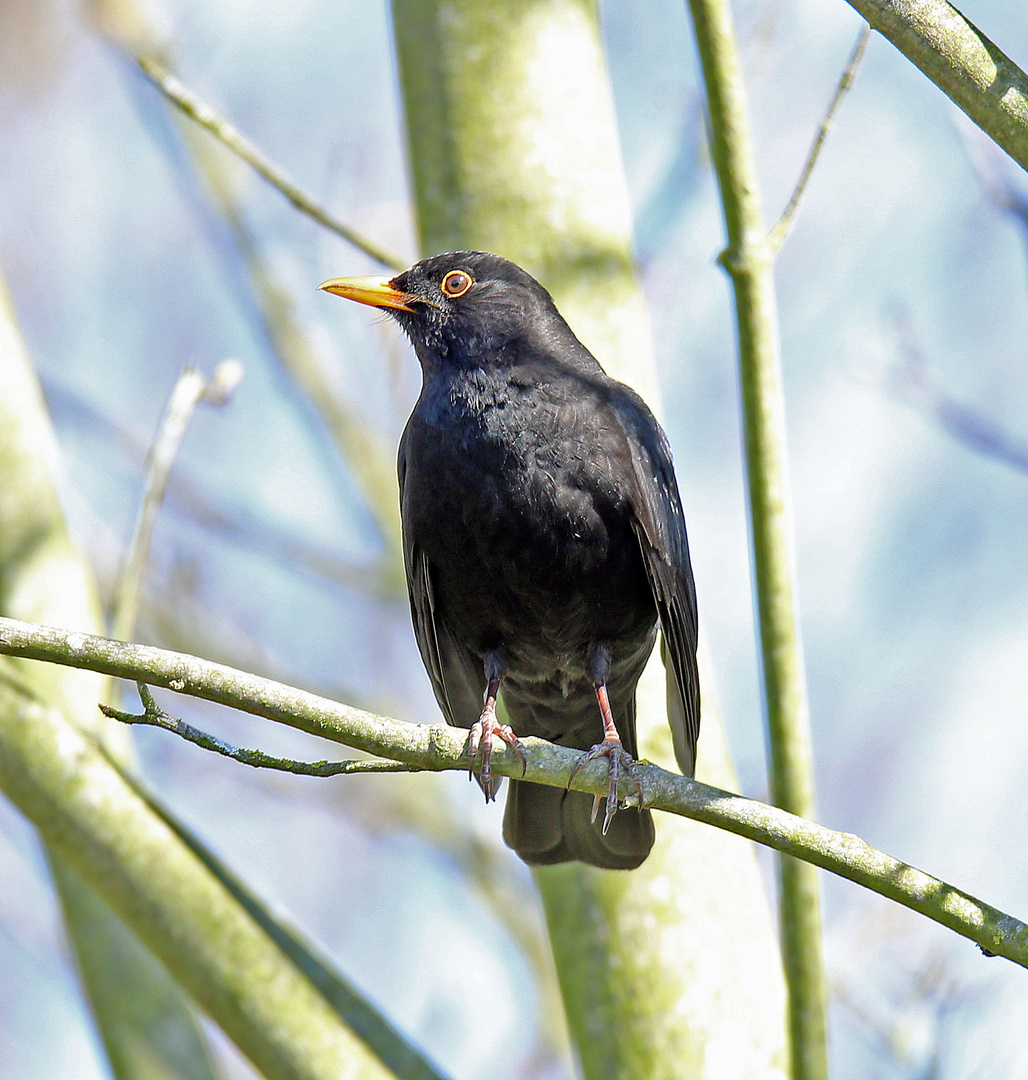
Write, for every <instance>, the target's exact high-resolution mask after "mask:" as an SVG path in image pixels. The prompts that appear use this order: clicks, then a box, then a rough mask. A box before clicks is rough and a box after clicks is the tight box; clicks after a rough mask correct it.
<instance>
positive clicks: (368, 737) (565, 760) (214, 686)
mask: <svg viewBox="0 0 1028 1080" xmlns="http://www.w3.org/2000/svg"><path fill="white" fill-rule="evenodd" d="M0 654H6V655H8V656H19V657H23V658H26V659H31V660H45V661H48V662H50V663H54V664H61V665H65V666H69V667H74V668H82V669H86V670H89V671H97V672H100V673H102V674H105V675H114V676H117V677H119V678H124V679H131V680H132V681H133V682H145V683H147V684H148V685H152V686H162V687H165V688H167V689H169V690H174V691H175V692H176V693H181V694H187V695H190V696H192V697H198V698H203V699H205V700H207V701H214V702H218V703H220V704H222V705H228V706H230V707H232V708H236V709H240V710H242V711H243V712H247V713H251V714H253V715H255V716H263V717H265V718H267V719H269V720H275V721H278V722H279V723H284V724H287V725H288V726H290V727H294V728H297V729H298V730H300V731H306V732H309V733H310V734H313V735H320V736H321V737H323V738H326V739H331V740H332V741H334V742H339V743H344V744H345V745H347V746H351V747H353V748H355V749H358V750H363V751H365V752H367V753H371V754H375V755H378V756H380V757H385V758H389V759H390V760H393V761H402V762H406V763H407V764H410V765H415V766H417V767H419V768H422V769H427V770H433V771H436V770H444V769H460V770H464V769H467V756H466V754H465V743H466V734H465V732H464V731H462V730H460V729H457V728H451V727H447V726H446V725H445V724H434V725H431V726H429V725H425V724H409V723H405V722H404V721H401V720H394V719H391V718H389V717H384V716H376V715H375V714H373V713H367V712H363V711H361V710H360V709H354V708H352V707H350V706H348V705H341V704H339V703H338V702H334V701H330V700H329V699H327V698H322V697H318V696H317V695H315V694H308V693H306V692H305V691H303V690H298V689H296V688H295V687H291V686H285V685H283V684H282V683H276V682H273V681H271V680H270V679H262V678H259V677H258V676H256V675H250V674H248V673H246V672H242V671H237V670H235V669H233V668H229V667H225V666H224V665H221V664H212V663H209V662H208V661H205V660H201V659H199V658H198V657H195V656H188V655H186V654H184V653H174V652H168V651H166V650H164V649H156V648H153V647H152V646H148V645H131V644H125V643H124V642H119V641H112V640H111V639H109V638H103V637H96V636H94V635H91V634H81V633H76V632H72V631H68V630H61V629H58V628H56V627H50V626H39V625H36V624H34V623H25V622H20V621H19V620H16V619H4V618H0ZM36 719H37V721H38V722H39V723H40V724H43V723H44V721H45V720H46V717H45V716H44V715H43V714H42V713H37V715H36ZM46 737H47V736H46V731H45V730H43V729H41V730H40V732H39V738H40V739H44V738H46ZM30 742H31V735H26V745H28V744H29V743H30ZM523 744H524V748H525V756H526V760H527V768H526V772H525V776H526V777H527V779H529V780H531V781H533V782H535V783H539V784H550V785H554V786H565V785H567V783H568V778H569V777H570V776H571V773H572V772H573V771H574V768H575V766H576V764H577V762H578V758H579V756H580V755H579V752H578V751H575V750H570V749H568V748H567V747H561V746H555V745H554V744H552V743H547V742H545V741H543V740H542V739H535V738H526V739H524V740H523ZM83 747H87V744H86V743H85V742H84V741H83V743H82V746H81V747H80V746H79V744H78V743H76V746H75V754H83V753H85V749H83ZM52 752H53V753H55V754H58V755H59V752H60V745H59V744H54V746H53V750H52ZM33 753H35V751H33ZM22 757H23V752H22V750H21V749H20V748H18V747H9V748H8V752H7V753H0V785H2V786H4V787H5V788H6V787H8V786H13V784H12V781H11V778H12V777H14V778H15V779H16V778H17V776H18V775H20V772H21V770H22V769H23V766H22V764H21V763H20V762H21V760H22ZM492 764H493V769H494V771H495V772H496V773H497V775H500V776H509V777H521V775H522V763H521V761H520V759H519V758H517V757H516V756H515V755H514V753H513V752H512V751H511V750H510V749H509V748H507V747H500V746H497V747H496V749H495V750H494V751H493V759H492ZM58 766H61V763H60V762H55V763H54V767H55V768H56V767H58ZM61 767H63V766H61ZM639 768H640V775H641V777H642V782H643V790H644V792H645V796H646V805H647V806H650V807H652V808H654V809H657V810H664V811H666V812H668V813H670V814H677V815H680V816H682V817H688V818H692V819H693V820H696V821H701V822H704V823H706V824H708V825H714V826H716V827H717V828H719V829H724V830H727V831H729V832H733V833H735V834H737V835H738V836H743V837H746V838H747V839H750V840H754V841H756V842H757V843H759V844H764V845H766V846H768V847H772V848H775V849H776V850H778V851H781V852H784V853H786V854H789V855H793V856H795V857H796V858H799V859H803V860H805V861H807V862H809V863H812V864H813V865H815V866H819V867H821V868H822V869H825V870H829V871H831V872H832V873H833V874H837V875H839V876H840V877H844V878H847V879H848V880H850V881H853V882H855V883H856V884H858V885H862V886H863V887H864V888H867V889H871V890H872V891H874V892H877V893H880V894H881V895H882V896H885V897H887V898H888V899H890V900H894V901H896V902H897V903H899V904H902V905H904V906H905V907H908V908H910V909H911V910H913V911H916V912H918V913H919V914H921V915H925V916H926V917H928V918H930V919H934V920H935V921H936V922H939V923H942V925H943V926H948V927H949V928H950V929H951V930H954V931H956V932H957V933H958V934H961V935H963V936H964V937H967V938H970V939H971V940H972V941H974V942H976V943H977V944H978V945H979V946H980V947H981V948H982V950H983V951H985V952H987V953H989V954H992V955H996V956H1003V957H1006V958H1007V959H1008V960H1012V961H1013V962H1014V963H1016V964H1020V965H1021V966H1022V967H1028V925H1026V924H1025V923H1023V922H1021V921H1020V920H1019V919H1016V918H1014V917H1013V916H1012V915H1007V914H1005V913H1004V912H1002V911H999V910H998V909H997V908H994V907H992V906H990V905H989V904H986V903H984V902H983V901H981V900H978V899H977V898H976V897H974V896H972V895H970V894H969V893H966V892H964V891H962V890H961V889H958V888H956V887H955V886H953V885H950V884H948V883H946V882H944V881H940V880H939V879H938V878H934V877H932V876H931V875H929V874H926V873H924V872H923V871H921V870H918V869H916V868H915V867H912V866H909V865H907V864H906V863H903V862H901V861H900V860H898V859H894V858H893V857H892V856H890V855H887V854H885V853H884V852H882V851H878V850H877V849H875V848H873V847H871V845H870V844H867V843H865V841H863V840H861V839H860V838H859V837H858V836H854V835H853V834H852V833H843V832H837V831H835V830H834V829H828V828H825V827H824V826H823V825H818V824H817V823H816V822H813V821H807V820H805V819H803V818H800V817H797V816H796V815H795V814H790V813H788V812H786V811H784V810H781V809H779V808H778V807H774V806H769V805H767V804H766V803H761V802H757V801H756V800H754V799H747V798H744V797H743V796H741V795H735V794H732V793H731V792H728V791H722V790H720V789H719V788H715V787H710V786H709V785H707V784H701V783H699V782H698V781H696V780H687V779H686V778H685V777H683V776H678V775H676V774H674V773H670V772H666V771H665V770H664V769H661V768H660V767H659V766H657V765H653V764H650V763H647V762H643V763H640V766H639ZM69 783H70V781H69ZM82 784H83V785H85V780H84V779H82ZM571 786H572V787H573V788H575V789H576V790H579V791H587V792H589V793H590V794H599V795H605V794H606V791H607V770H606V766H605V765H604V764H603V763H602V762H592V763H590V764H589V765H588V766H587V767H586V768H585V769H583V770H582V771H581V772H580V773H578V774H577V776H575V778H574V780H573V781H572V782H571ZM69 794H70V795H74V797H75V798H79V797H84V795H83V792H81V791H78V792H75V791H72V792H69ZM16 801H17V800H16ZM54 808H55V809H57V810H58V811H60V812H63V811H61V808H60V800H58V801H57V802H56V803H55V804H54ZM26 812H28V810H27V811H26ZM48 812H49V811H48ZM34 820H35V818H34ZM37 824H38V822H37ZM44 825H45V822H44ZM614 876H617V877H620V878H622V879H624V880H629V879H630V878H631V876H632V875H614Z"/></svg>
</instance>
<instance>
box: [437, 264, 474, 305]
mask: <svg viewBox="0 0 1028 1080" xmlns="http://www.w3.org/2000/svg"><path fill="white" fill-rule="evenodd" d="M473 284H474V282H473V281H472V280H471V275H470V274H469V273H467V272H466V271H464V270H451V271H450V272H449V273H448V274H447V275H446V277H444V278H443V282H442V285H441V286H440V288H441V289H442V290H443V295H444V296H448V297H449V298H450V299H451V300H455V299H456V298H457V297H458V296H463V295H464V294H465V293H466V292H467V291H468V289H470V288H471V286H472V285H473Z"/></svg>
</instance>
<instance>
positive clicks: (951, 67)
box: [848, 0, 1028, 169]
mask: <svg viewBox="0 0 1028 1080" xmlns="http://www.w3.org/2000/svg"><path fill="white" fill-rule="evenodd" d="M848 2H849V3H850V4H851V5H852V6H853V7H854V8H856V9H857V11H859V12H860V14H861V15H863V17H864V18H865V19H866V20H867V21H868V23H869V24H870V25H871V29H872V30H877V31H878V32H879V33H880V34H882V35H883V36H884V37H887V38H888V39H889V41H891V42H892V43H893V45H895V46H896V48H897V49H899V51H900V52H901V53H903V54H904V56H906V58H907V59H908V60H910V61H911V63H913V64H915V65H916V66H917V67H919V68H920V69H921V71H922V72H923V73H924V74H925V75H927V76H928V78H929V79H931V80H932V82H933V83H935V85H936V86H938V87H939V89H940V90H942V92H943V93H944V94H945V95H946V96H947V97H948V98H949V99H950V101H952V102H953V104H954V105H956V106H958V107H959V108H960V109H962V110H963V111H964V112H965V113H967V115H968V116H969V117H970V118H971V119H972V120H973V121H974V122H975V123H976V124H977V125H978V126H979V127H980V128H981V129H982V131H984V132H985V133H986V134H987V135H988V136H989V137H990V138H991V139H992V140H993V141H994V142H995V143H996V144H997V145H998V146H1001V147H1002V148H1003V149H1004V150H1005V151H1006V152H1007V153H1008V154H1009V155H1010V156H1011V157H1012V158H1013V159H1014V161H1016V162H1017V163H1018V164H1019V165H1020V166H1021V167H1022V168H1025V169H1028V75H1026V74H1025V73H1024V72H1023V71H1022V70H1021V69H1020V68H1019V67H1018V66H1017V65H1016V64H1015V63H1014V62H1013V61H1012V60H1011V59H1010V57H1008V56H1006V55H1004V53H1003V52H1002V51H1001V50H1000V49H998V48H997V47H996V46H995V45H994V44H993V43H992V42H991V41H990V40H989V39H988V38H987V37H986V36H985V35H984V34H983V33H982V32H981V31H980V30H979V29H978V28H977V27H976V26H974V25H972V24H971V23H970V22H968V20H967V19H965V18H964V16H963V15H961V14H960V12H959V11H957V9H956V8H955V7H953V5H952V4H950V3H948V2H947V0H848Z"/></svg>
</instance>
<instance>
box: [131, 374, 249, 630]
mask: <svg viewBox="0 0 1028 1080" xmlns="http://www.w3.org/2000/svg"><path fill="white" fill-rule="evenodd" d="M242 374H243V369H242V365H241V364H240V363H239V361H238V360H225V361H224V362H223V363H221V364H219V365H218V368H217V369H216V370H215V372H214V374H213V375H212V376H211V378H210V379H209V380H205V379H204V378H203V376H202V375H201V374H200V373H199V372H198V371H197V370H196V369H195V368H191V367H187V368H186V369H185V370H184V371H183V372H182V374H181V375H180V376H179V378H178V381H177V382H176V383H175V389H174V390H173V391H172V393H171V397H170V398H169V399H168V405H167V408H166V409H165V412H164V417H163V418H162V420H161V424H160V427H159V428H158V429H157V435H156V436H155V437H154V441H153V445H152V446H151V447H150V453H149V454H148V466H149V467H148V469H147V474H146V485H145V487H144V489H143V498H142V500H141V502H140V504H139V513H138V515H137V517H136V524H135V528H134V529H133V531H132V540H131V542H130V544H129V548H128V554H127V555H126V558H125V565H124V568H123V569H122V572H121V574H120V577H119V582H118V593H117V597H116V599H115V603H114V613H113V615H112V618H111V636H112V637H116V638H119V639H120V640H122V641H125V640H127V639H128V638H130V637H132V635H133V633H134V631H135V626H136V613H137V612H138V610H139V590H140V586H141V585H142V581H143V571H144V570H145V568H146V561H147V558H148V557H149V554H150V540H151V538H152V536H153V528H154V524H155V523H156V521H157V513H158V511H159V510H160V507H161V503H162V502H163V500H164V492H165V491H166V490H167V486H168V477H169V475H170V474H171V467H172V465H173V464H174V461H175V456H176V455H177V454H178V449H179V447H180V446H181V445H182V438H183V436H184V435H185V433H186V428H187V427H188V425H189V421H190V418H191V417H192V415H193V410H194V409H195V408H196V406H197V405H198V404H199V403H200V402H201V401H207V402H210V403H211V404H212V405H224V404H226V403H227V402H228V400H229V399H230V398H231V396H232V393H233V391H234V390H235V388H236V386H237V385H238V384H239V380H240V379H241V378H242Z"/></svg>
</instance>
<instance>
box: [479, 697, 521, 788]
mask: <svg viewBox="0 0 1028 1080" xmlns="http://www.w3.org/2000/svg"><path fill="white" fill-rule="evenodd" d="M494 735H495V736H496V737H497V738H498V739H501V740H502V741H503V742H505V743H506V744H507V745H508V746H509V747H510V748H511V749H512V750H513V751H514V754H515V756H516V757H517V759H518V761H520V762H521V775H522V776H524V775H525V770H526V769H527V768H528V762H527V760H526V758H525V751H524V748H523V747H522V745H521V740H520V739H518V737H517V735H515V734H514V729H513V728H511V727H509V726H508V725H507V724H501V723H500V722H499V721H498V720H497V719H496V709H495V708H494V707H490V706H489V705H487V706H486V707H485V709H483V710H482V715H481V716H480V717H479V718H478V719H477V720H476V721H475V723H474V724H472V726H471V731H470V733H469V734H468V779H469V780H470V779H471V778H472V777H473V776H474V775H475V762H476V761H478V760H479V756H480V755H481V764H480V766H479V770H478V783H479V786H480V787H481V788H482V790H483V791H484V792H485V801H486V802H491V801H492V800H494V799H495V798H496V792H497V790H498V788H499V780H496V781H495V782H494V780H493V773H492V768H491V766H490V759H491V757H492V752H493V736H494Z"/></svg>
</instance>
